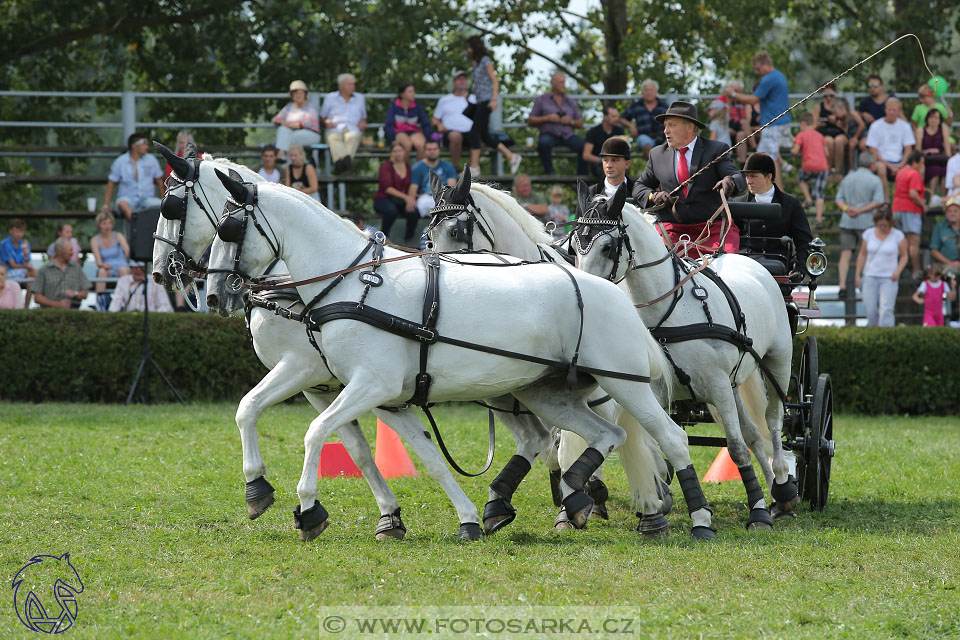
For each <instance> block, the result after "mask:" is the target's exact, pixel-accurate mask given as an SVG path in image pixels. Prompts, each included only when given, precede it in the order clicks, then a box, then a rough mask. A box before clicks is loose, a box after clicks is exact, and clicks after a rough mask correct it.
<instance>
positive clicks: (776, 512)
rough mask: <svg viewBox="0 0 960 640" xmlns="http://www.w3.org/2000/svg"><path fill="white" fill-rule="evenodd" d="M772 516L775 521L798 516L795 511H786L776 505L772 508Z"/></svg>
mask: <svg viewBox="0 0 960 640" xmlns="http://www.w3.org/2000/svg"><path fill="white" fill-rule="evenodd" d="M770 515H771V516H773V519H774V520H780V519H781V518H796V517H797V514H796V513H795V512H793V511H784V510H782V509H781V508H780V507H779V506H778V505H776V504H774V505H773V506H772V507H770Z"/></svg>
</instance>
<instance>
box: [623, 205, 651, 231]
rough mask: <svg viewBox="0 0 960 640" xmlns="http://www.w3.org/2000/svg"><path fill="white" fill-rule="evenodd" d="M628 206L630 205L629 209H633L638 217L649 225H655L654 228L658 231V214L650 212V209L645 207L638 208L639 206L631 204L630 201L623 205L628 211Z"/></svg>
mask: <svg viewBox="0 0 960 640" xmlns="http://www.w3.org/2000/svg"><path fill="white" fill-rule="evenodd" d="M627 207H629V208H630V209H629V210H630V211H632V212H633V213H634V214H636V215H637V217H638V218H640V219H641V220H643V221H644V222H646V223H647V224H648V225H650V226H651V227H653V230H654V231H656V229H657V216H655V215H654V214H652V213H650V212H649V211H646V210H645V209H640V208H638V207H636V206H634V205H632V204H630V203H629V202H628V203H626V204H625V205H623V210H624V211H627V210H628V209H627Z"/></svg>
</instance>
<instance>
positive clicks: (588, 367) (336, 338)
mask: <svg viewBox="0 0 960 640" xmlns="http://www.w3.org/2000/svg"><path fill="white" fill-rule="evenodd" d="M220 177H221V180H222V181H223V182H224V184H225V186H227V188H228V190H230V192H231V196H232V199H233V200H234V202H232V203H231V202H229V201H228V208H227V209H226V210H225V215H224V218H223V220H222V221H221V224H220V228H219V230H218V237H217V238H216V239H214V242H213V247H212V250H211V259H210V269H209V270H208V273H209V274H210V278H209V280H208V285H209V287H210V289H209V292H208V295H207V302H208V304H209V305H210V306H211V308H212V309H216V310H218V311H219V312H220V313H221V314H229V313H232V312H233V311H234V310H236V309H237V308H239V307H240V305H241V304H242V300H241V296H240V290H241V289H242V286H241V285H242V282H243V280H244V279H247V278H248V276H247V275H246V274H248V273H249V272H253V271H256V270H259V269H262V268H263V267H264V266H265V265H266V264H268V263H269V262H270V261H271V260H273V259H275V258H280V259H282V260H283V261H284V262H285V263H286V265H287V268H288V270H289V272H290V275H291V277H292V278H294V279H295V280H296V282H295V284H296V286H297V289H298V291H299V292H300V294H301V297H302V298H303V299H304V300H310V301H311V303H309V304H308V308H310V311H309V318H310V321H311V322H314V323H317V324H324V323H326V326H325V327H324V329H323V331H322V333H321V345H322V346H321V348H322V350H323V352H324V353H325V354H326V357H327V362H328V363H329V367H330V370H331V371H332V372H333V373H334V374H335V375H336V377H337V379H339V380H340V381H341V382H343V383H344V384H345V387H344V389H343V390H342V391H341V392H340V394H339V395H338V396H337V399H336V400H335V401H334V402H333V403H332V404H331V405H330V407H329V408H328V409H327V410H325V411H324V412H323V413H321V414H320V416H319V417H318V418H317V419H315V420H314V421H313V422H312V423H311V425H310V428H309V430H308V431H307V434H306V436H305V438H304V444H305V449H306V451H305V455H304V466H303V473H302V475H301V478H300V482H299V484H298V485H297V493H298V495H299V497H300V504H299V505H298V506H297V508H296V509H295V511H294V515H295V520H296V524H297V528H299V529H300V530H301V537H302V538H304V539H311V538H313V537H315V536H316V535H318V534H319V533H320V532H321V531H322V530H323V528H324V527H325V526H326V519H327V514H326V511H325V510H324V509H323V507H322V505H321V504H320V502H319V500H317V477H316V476H317V473H316V468H317V462H318V460H319V454H320V446H321V445H322V444H323V442H324V441H325V440H326V439H327V437H328V436H329V434H330V433H332V431H333V430H334V429H335V428H336V427H337V426H338V425H339V424H342V423H344V422H349V421H351V420H354V419H356V418H357V417H358V416H360V415H362V414H364V413H365V412H367V411H369V410H371V409H374V408H376V407H378V406H382V405H385V404H387V405H389V404H398V403H400V404H402V403H407V402H410V401H412V400H414V399H416V401H417V402H418V403H419V402H426V401H427V400H428V399H429V400H430V401H432V402H443V401H464V400H475V399H480V398H489V397H496V396H501V395H504V394H512V395H513V396H514V397H516V398H517V399H518V400H520V401H521V402H522V403H523V404H525V405H526V406H527V408H529V409H530V410H531V411H533V412H534V413H535V414H536V415H537V416H538V417H540V418H541V419H544V420H545V421H547V422H548V423H550V424H556V425H558V426H560V427H561V428H564V429H569V430H572V431H575V432H577V433H579V434H580V435H581V436H582V437H584V438H585V439H586V440H587V441H588V443H589V445H590V446H589V448H588V449H587V450H586V451H585V452H584V454H583V455H582V456H581V457H580V459H579V460H577V462H575V463H574V464H573V465H572V466H571V467H570V469H569V470H568V471H567V472H566V473H565V474H564V475H563V477H562V479H561V482H560V488H561V492H562V495H563V504H564V506H565V507H566V509H567V513H568V514H569V516H570V521H571V522H572V523H573V524H574V525H575V526H577V527H578V528H579V527H582V526H584V525H585V524H586V521H587V518H588V517H589V514H590V511H591V508H592V500H591V499H590V498H589V497H588V496H587V495H586V494H585V493H584V492H583V486H584V483H585V482H586V481H587V479H588V478H589V476H590V474H592V473H593V471H595V470H596V468H597V467H598V466H599V465H600V464H601V463H602V462H603V460H604V458H605V457H606V456H607V454H609V453H610V451H612V450H613V449H615V448H616V447H617V446H619V445H620V444H622V443H623V442H624V440H625V438H626V434H625V432H624V430H623V429H622V428H620V427H618V426H616V425H614V424H611V423H609V422H607V421H605V420H603V419H602V418H600V417H599V416H598V415H597V414H595V413H594V412H593V411H591V410H590V409H589V408H588V407H587V405H586V398H587V396H588V395H589V394H590V393H591V392H592V391H593V390H594V389H595V388H596V385H597V384H598V383H599V384H601V385H602V386H603V388H604V390H605V391H607V393H609V394H610V395H611V396H612V397H613V398H614V399H615V400H617V402H619V403H620V405H621V406H622V407H623V408H624V409H625V410H627V411H629V413H630V414H632V415H633V416H634V417H635V418H636V419H637V420H638V421H639V422H640V424H642V425H643V426H644V428H646V429H647V430H648V431H649V432H650V433H651V434H652V435H654V437H656V439H657V441H658V443H659V444H660V446H661V448H662V449H663V451H664V452H665V453H666V455H667V456H668V458H669V459H670V461H671V463H672V464H673V465H674V467H675V468H676V469H677V476H678V478H679V479H680V484H681V487H682V488H683V492H684V497H685V498H686V501H687V505H688V510H689V511H690V512H691V519H692V521H693V525H694V526H693V528H692V530H691V534H692V535H694V536H695V537H699V538H714V537H715V536H716V533H715V531H714V530H713V529H712V528H711V527H710V520H711V512H710V509H709V507H708V506H707V503H706V500H705V498H704V497H703V492H702V490H701V489H700V484H699V480H698V479H697V474H696V471H695V470H694V468H693V465H692V463H691V462H690V455H689V450H688V447H687V442H686V433H685V432H684V431H683V430H682V429H680V428H679V427H678V426H677V425H676V424H674V423H673V422H672V421H671V420H670V418H669V416H668V415H667V414H666V413H665V412H664V410H663V409H662V407H660V405H659V404H658V402H657V400H656V397H655V396H654V394H653V391H652V390H651V389H650V385H649V381H650V380H651V379H652V378H655V377H658V376H660V375H661V374H662V373H663V372H662V371H660V370H658V368H657V367H658V366H659V364H660V360H659V359H658V357H657V356H656V355H655V354H656V353H657V352H658V350H657V349H656V347H655V346H654V343H653V341H652V339H651V338H650V337H649V332H647V331H646V328H645V327H644V326H643V323H642V321H641V320H640V318H639V316H638V315H637V314H636V312H635V310H634V309H633V305H632V304H631V303H630V301H629V299H628V298H627V297H626V296H624V295H623V293H622V292H621V291H620V290H619V289H618V288H617V287H616V286H614V285H612V284H610V283H609V282H605V281H604V280H602V279H599V278H596V277H594V276H591V275H589V274H586V273H583V272H579V271H576V270H572V269H568V268H566V267H563V266H560V265H554V264H535V265H522V266H499V267H494V266H462V265H457V264H452V263H451V262H448V261H442V260H440V259H439V258H438V257H437V255H436V254H432V256H428V257H425V258H421V257H418V256H415V255H414V256H412V258H413V259H408V258H411V254H404V253H403V252H400V251H399V250H395V249H392V248H390V247H386V248H379V247H377V246H375V243H371V242H370V239H369V238H368V237H367V236H366V235H365V234H364V233H363V232H361V231H360V230H358V229H356V227H354V226H353V225H352V224H350V223H349V222H346V221H344V220H342V219H341V218H340V217H339V216H337V215H336V214H334V213H333V212H330V211H328V210H326V209H325V208H323V207H316V206H315V205H313V204H312V203H311V204H308V202H307V201H306V198H305V197H303V196H302V194H299V193H297V192H294V191H292V190H290V189H282V188H280V187H277V186H274V185H271V184H261V185H245V184H242V183H240V182H239V181H236V180H233V179H232V178H230V177H228V176H225V175H221V176H220ZM457 189H458V190H461V191H462V192H464V193H466V192H468V191H469V189H470V181H469V174H466V175H465V176H464V177H462V178H461V181H460V183H459V184H458V186H457ZM371 252H372V253H371ZM365 256H372V257H373V261H372V262H367V263H364V262H362V261H363V260H364V259H365ZM351 261H352V262H351ZM494 262H496V261H494ZM351 264H353V265H356V267H355V268H353V270H352V271H348V272H347V273H345V274H341V275H344V277H343V278H339V277H338V276H337V279H336V280H334V282H335V283H336V284H334V285H333V286H332V287H331V284H330V283H329V282H328V280H327V279H323V280H320V278H329V277H333V276H334V275H335V274H337V273H338V272H340V271H342V270H343V269H344V268H345V267H346V268H348V269H350V268H351V267H348V265H351ZM360 269H366V271H360ZM319 274H325V275H323V276H321V275H319ZM354 274H356V275H354ZM321 293H323V294H324V295H322V296H321V295H320V294H321ZM435 294H436V295H435ZM319 298H322V299H319ZM315 299H316V303H315V304H316V305H317V306H313V304H314V301H315ZM411 318H416V319H411ZM421 318H422V319H421ZM610 325H612V326H616V327H617V328H618V330H619V332H620V333H619V334H618V335H617V336H612V335H611V333H610V331H609V329H608V327H609V326H610ZM544 326H551V327H553V328H554V331H552V332H549V333H544V332H542V331H541V329H542V327H544ZM578 371H579V375H577V372H578ZM431 381H432V384H430V383H431ZM547 441H548V434H547V432H546V430H545V429H543V428H542V427H539V429H538V430H537V431H536V432H534V433H531V434H529V437H528V438H527V439H526V440H524V439H522V438H518V441H517V455H515V456H514V457H513V458H512V459H511V460H510V462H509V463H508V464H507V466H506V467H505V468H504V470H503V471H501V473H500V475H498V476H497V478H496V479H495V480H494V482H493V483H492V484H491V500H490V501H489V502H488V503H487V507H486V508H485V512H484V515H485V516H487V514H488V513H491V514H495V513H498V512H499V513H501V514H503V513H505V512H506V511H505V509H506V508H510V509H512V507H509V500H510V498H511V497H512V494H513V491H514V490H515V489H516V488H517V485H518V484H519V482H520V481H521V480H522V478H523V476H524V475H526V473H527V472H528V471H529V470H530V464H531V462H532V461H533V459H534V458H535V457H536V455H537V454H538V453H539V452H540V451H541V450H542V449H543V448H544V447H545V446H546V444H547ZM646 471H647V470H636V469H632V468H630V467H628V468H627V472H628V476H630V475H631V474H632V473H634V472H646ZM510 519H512V517H511V518H510ZM485 520H486V517H485Z"/></svg>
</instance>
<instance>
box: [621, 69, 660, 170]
mask: <svg viewBox="0 0 960 640" xmlns="http://www.w3.org/2000/svg"><path fill="white" fill-rule="evenodd" d="M659 91H660V85H658V84H657V81H656V80H651V79H650V78H647V79H646V80H644V81H643V82H642V83H641V84H640V96H641V98H640V99H639V100H637V101H635V102H633V103H632V104H631V105H630V106H629V107H627V110H626V111H624V112H623V115H622V116H620V124H622V125H623V126H625V127H627V128H628V129H630V135H631V136H633V139H634V140H635V141H636V143H637V149H638V150H639V151H641V152H642V153H643V157H644V158H648V157H650V149H652V148H653V147H655V146H657V145H658V144H663V141H664V140H665V139H666V138H664V136H663V124H661V123H660V122H659V121H658V120H657V116H659V115H661V114H664V113H666V112H667V101H666V100H664V99H663V98H661V97H659V96H658V95H657V93H658V92H659Z"/></svg>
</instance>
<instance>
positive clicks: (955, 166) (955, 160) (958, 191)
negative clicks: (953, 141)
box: [943, 145, 960, 196]
mask: <svg viewBox="0 0 960 640" xmlns="http://www.w3.org/2000/svg"><path fill="white" fill-rule="evenodd" d="M953 151H954V153H953V155H952V156H950V159H949V160H947V177H946V178H945V179H944V181H943V182H944V190H945V191H946V192H947V195H948V196H960V145H957V146H955V147H954V149H953Z"/></svg>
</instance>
